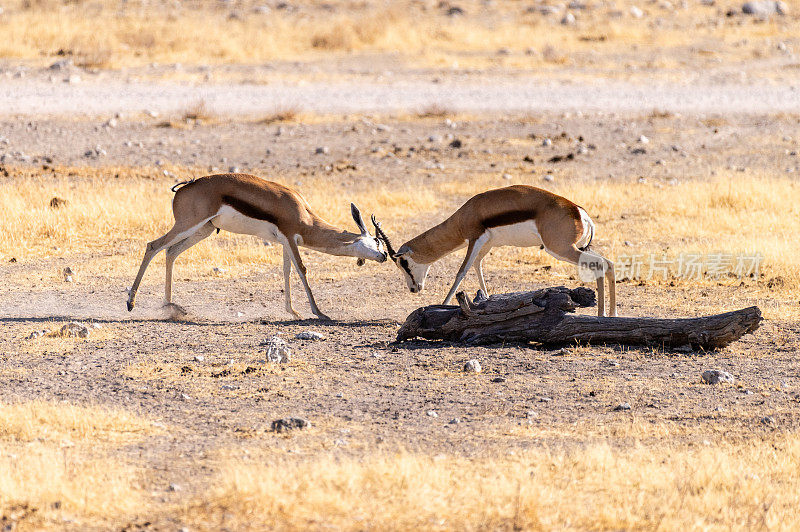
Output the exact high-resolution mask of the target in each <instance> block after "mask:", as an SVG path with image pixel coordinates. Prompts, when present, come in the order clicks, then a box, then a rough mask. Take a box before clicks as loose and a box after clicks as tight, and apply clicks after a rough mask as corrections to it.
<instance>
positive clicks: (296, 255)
mask: <svg viewBox="0 0 800 532" xmlns="http://www.w3.org/2000/svg"><path fill="white" fill-rule="evenodd" d="M284 245H288V246H289V250H290V251H291V256H292V263H293V264H294V268H295V269H296V270H297V273H298V275H300V280H301V281H302V282H303V288H305V289H306V295H307V296H308V303H309V304H310V305H311V312H313V313H314V315H315V316H316V317H318V318H320V319H322V320H330V318H329V317H328V316H326V315H325V314H323V313H322V311H321V310H320V309H319V307H317V302H316V301H314V294H312V293H311V287H310V286H308V279H306V267H305V266H303V261H302V259H301V258H300V250H299V249H297V243H296V242H295V241H294V236H290V237H289V238H287V243H286V244H284Z"/></svg>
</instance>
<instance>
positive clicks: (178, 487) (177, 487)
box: [167, 484, 181, 491]
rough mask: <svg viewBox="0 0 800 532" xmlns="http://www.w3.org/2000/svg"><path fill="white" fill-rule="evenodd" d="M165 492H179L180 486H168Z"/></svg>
mask: <svg viewBox="0 0 800 532" xmlns="http://www.w3.org/2000/svg"><path fill="white" fill-rule="evenodd" d="M167 491H181V486H180V484H170V485H169V487H167Z"/></svg>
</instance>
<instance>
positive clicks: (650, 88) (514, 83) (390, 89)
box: [0, 76, 800, 116]
mask: <svg viewBox="0 0 800 532" xmlns="http://www.w3.org/2000/svg"><path fill="white" fill-rule="evenodd" d="M482 78H483V79H467V80H457V79H456V80H453V79H447V80H445V81H440V78H438V77H436V78H435V79H433V80H415V79H411V80H406V79H403V78H402V77H401V79H400V80H383V81H379V82H364V81H347V82H308V83H286V82H275V83H270V84H268V85H253V84H188V83H186V84H180V83H169V82H156V83H142V82H130V83H125V82H123V81H120V80H117V79H113V78H112V79H104V80H98V81H93V80H89V81H86V82H80V83H78V84H69V83H63V82H61V81H60V79H59V80H56V82H55V83H51V82H48V81H39V80H33V81H30V80H7V81H4V82H3V83H2V84H0V115H2V114H12V115H14V114H18V115H37V114H88V115H101V114H113V113H117V112H124V113H130V112H145V111H149V112H158V113H171V112H178V111H181V110H185V109H186V108H187V107H188V106H190V105H191V104H192V103H193V102H204V103H205V105H206V106H207V107H208V109H209V110H210V111H213V112H216V113H219V114H225V115H250V116H252V115H254V114H258V113H262V114H263V113H270V112H274V111H276V110H282V109H297V110H302V111H309V112H315V113H358V112H382V113H383V112H398V111H410V112H414V111H420V110H424V109H426V108H429V107H431V106H439V107H443V108H447V109H451V110H453V111H461V112H479V113H480V112H500V113H520V112H535V113H539V112H547V111H551V112H552V111H590V112H591V111H606V112H645V111H650V110H653V109H659V110H664V111H672V112H693V113H722V112H728V111H734V112H747V113H772V112H798V111H800V93H798V86H795V85H792V84H780V85H778V84H775V85H773V84H764V83H749V84H742V83H714V82H709V81H708V80H703V79H701V80H695V79H688V80H686V81H685V82H683V83H670V82H646V83H630V82H615V81H606V80H600V79H589V80H578V81H577V82H559V81H549V80H547V79H541V78H536V77H528V78H522V79H520V78H519V77H506V78H504V77H503V76H493V77H482Z"/></svg>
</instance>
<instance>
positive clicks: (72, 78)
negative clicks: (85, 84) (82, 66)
mask: <svg viewBox="0 0 800 532" xmlns="http://www.w3.org/2000/svg"><path fill="white" fill-rule="evenodd" d="M64 81H65V82H67V83H69V84H71V85H74V84H76V83H80V82H81V77H80V76H79V75H77V74H71V75H70V76H69V77H68V78H67V79H65V80H64Z"/></svg>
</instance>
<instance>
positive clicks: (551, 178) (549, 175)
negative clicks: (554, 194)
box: [542, 174, 556, 183]
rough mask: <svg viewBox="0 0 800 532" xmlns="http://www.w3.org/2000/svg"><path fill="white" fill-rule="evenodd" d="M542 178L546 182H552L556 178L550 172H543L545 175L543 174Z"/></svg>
mask: <svg viewBox="0 0 800 532" xmlns="http://www.w3.org/2000/svg"><path fill="white" fill-rule="evenodd" d="M542 179H544V180H545V181H547V182H548V183H552V182H553V181H555V180H556V178H555V177H553V175H552V174H545V175H544V177H543V178H542Z"/></svg>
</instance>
